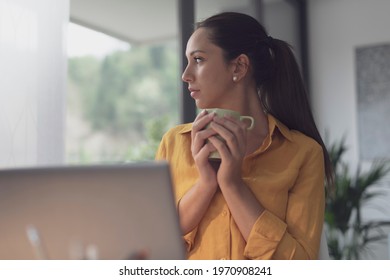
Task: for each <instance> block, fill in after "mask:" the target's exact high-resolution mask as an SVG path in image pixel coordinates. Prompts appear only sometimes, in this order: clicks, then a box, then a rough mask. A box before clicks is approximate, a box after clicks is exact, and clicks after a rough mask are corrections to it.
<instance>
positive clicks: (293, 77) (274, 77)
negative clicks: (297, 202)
mask: <svg viewBox="0 0 390 280" xmlns="http://www.w3.org/2000/svg"><path fill="white" fill-rule="evenodd" d="M268 38H270V39H268V40H269V42H268V47H269V49H270V56H271V60H272V62H271V64H272V66H271V67H270V69H271V71H272V73H271V74H270V76H269V77H270V78H268V79H263V81H262V82H261V84H258V87H259V89H260V98H261V101H262V104H263V106H264V109H265V110H266V111H267V112H268V113H270V114H271V115H273V116H275V117H276V118H277V119H278V120H280V121H281V122H282V123H283V124H285V125H286V126H287V127H288V128H289V129H294V130H297V131H300V132H302V133H303V134H305V135H306V136H309V137H311V138H313V139H314V140H316V141H317V142H318V143H319V144H320V145H321V146H322V150H323V153H324V161H325V162H324V163H325V174H326V181H327V186H330V187H332V186H333V181H334V179H333V168H332V164H331V161H330V157H329V154H328V152H327V148H326V146H325V144H324V142H323V140H322V138H321V135H320V133H319V131H318V129H317V126H316V124H315V121H314V117H313V114H312V111H311V108H310V104H309V99H308V96H307V91H306V88H305V85H304V82H303V79H302V76H301V72H300V69H299V66H298V64H297V62H296V59H295V56H294V54H293V52H292V48H291V46H290V45H289V44H287V43H286V42H285V41H282V40H278V39H273V38H271V37H268Z"/></svg>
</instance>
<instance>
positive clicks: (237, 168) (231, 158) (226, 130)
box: [209, 116, 247, 186]
mask: <svg viewBox="0 0 390 280" xmlns="http://www.w3.org/2000/svg"><path fill="white" fill-rule="evenodd" d="M210 127H211V128H212V129H213V130H214V131H215V132H216V133H217V134H218V135H219V136H220V137H221V138H223V139H224V141H222V140H220V139H218V137H216V136H215V135H213V136H211V137H210V138H209V140H210V142H211V143H212V144H213V146H214V147H215V148H216V149H217V151H218V152H219V154H220V156H221V165H220V167H219V170H218V173H217V181H218V183H219V185H220V186H224V185H226V184H235V185H238V184H241V183H242V174H241V168H242V163H243V160H244V157H245V155H246V141H247V139H246V138H247V135H246V134H247V127H246V124H245V123H243V122H242V121H239V120H236V119H234V118H233V117H230V116H225V117H223V118H221V117H214V118H213V121H212V122H211V125H210Z"/></svg>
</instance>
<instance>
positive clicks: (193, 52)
mask: <svg viewBox="0 0 390 280" xmlns="http://www.w3.org/2000/svg"><path fill="white" fill-rule="evenodd" d="M196 53H206V52H205V51H202V50H194V51H192V52H190V56H193V55H194V54H196Z"/></svg>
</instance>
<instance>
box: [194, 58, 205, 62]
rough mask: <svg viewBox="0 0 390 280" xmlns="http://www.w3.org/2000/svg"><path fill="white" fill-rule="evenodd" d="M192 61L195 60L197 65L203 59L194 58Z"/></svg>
mask: <svg viewBox="0 0 390 280" xmlns="http://www.w3.org/2000/svg"><path fill="white" fill-rule="evenodd" d="M194 60H195V62H196V63H199V62H202V61H203V58H201V57H194Z"/></svg>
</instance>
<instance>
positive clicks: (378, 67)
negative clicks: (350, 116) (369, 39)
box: [355, 43, 390, 160]
mask: <svg viewBox="0 0 390 280" xmlns="http://www.w3.org/2000/svg"><path fill="white" fill-rule="evenodd" d="M355 59H356V61H355V62H356V78H357V79H356V80H357V115H358V141H359V156H360V159H362V160H374V159H378V158H390V144H389V143H390V121H389V116H390V43H387V44H378V45H372V46H364V47H358V48H356V50H355Z"/></svg>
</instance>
